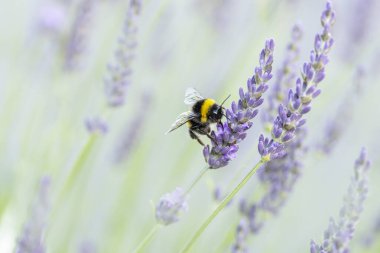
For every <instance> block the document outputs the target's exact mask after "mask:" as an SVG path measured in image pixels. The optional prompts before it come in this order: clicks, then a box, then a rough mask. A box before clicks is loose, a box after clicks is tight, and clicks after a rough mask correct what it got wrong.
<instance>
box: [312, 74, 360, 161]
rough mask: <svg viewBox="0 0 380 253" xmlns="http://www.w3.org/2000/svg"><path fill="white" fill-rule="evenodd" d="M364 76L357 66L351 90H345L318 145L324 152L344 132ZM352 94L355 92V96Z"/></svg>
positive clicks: (358, 95)
mask: <svg viewBox="0 0 380 253" xmlns="http://www.w3.org/2000/svg"><path fill="white" fill-rule="evenodd" d="M364 76H365V73H364V70H363V68H361V67H358V68H357V70H356V72H355V75H354V77H353V86H354V87H353V90H350V91H349V92H347V94H346V96H345V98H344V99H342V102H341V104H340V105H339V107H338V109H337V111H336V112H335V115H334V117H332V119H331V120H329V121H328V122H327V125H326V127H325V136H324V138H323V140H322V141H323V142H322V143H319V145H318V146H319V148H320V149H321V150H322V151H323V152H324V153H325V154H328V153H330V152H331V151H332V150H333V148H334V147H335V145H336V143H337V142H338V140H339V139H340V138H341V136H342V135H343V134H344V132H345V129H346V128H347V127H346V126H347V124H349V122H350V120H352V108H353V106H354V103H355V100H356V99H358V97H360V95H361V93H362V90H363V78H364ZM352 94H355V96H353V95H352Z"/></svg>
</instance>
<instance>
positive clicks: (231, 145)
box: [203, 40, 274, 169]
mask: <svg viewBox="0 0 380 253" xmlns="http://www.w3.org/2000/svg"><path fill="white" fill-rule="evenodd" d="M273 50H274V41H273V40H267V41H266V43H265V48H264V49H263V50H262V51H261V54H260V60H259V63H260V67H257V68H255V73H254V75H253V76H252V77H251V78H249V79H248V81H247V90H246V91H244V90H243V88H240V89H239V96H240V99H239V100H238V101H237V102H235V101H233V102H232V104H231V108H230V109H227V111H226V115H227V118H228V122H225V123H222V124H218V125H217V130H216V131H213V132H211V136H212V137H213V141H212V143H211V144H212V145H211V147H210V146H209V145H207V146H206V147H205V148H204V150H203V154H204V157H205V160H206V162H207V163H208V164H209V166H210V168H212V169H217V168H220V167H224V166H226V165H227V164H228V162H229V161H230V160H232V159H234V158H235V156H236V152H237V151H238V149H239V146H238V143H239V142H240V141H242V140H244V139H245V137H246V135H247V134H246V131H247V130H248V129H249V128H251V126H252V124H253V123H252V119H253V118H254V117H255V116H256V115H257V113H258V110H257V107H259V106H260V105H261V104H262V103H263V98H262V95H263V93H264V92H265V91H266V90H267V89H268V85H267V82H268V81H269V80H270V79H271V78H272V73H271V72H272V63H273Z"/></svg>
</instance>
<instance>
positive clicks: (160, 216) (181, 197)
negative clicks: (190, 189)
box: [156, 188, 188, 225]
mask: <svg viewBox="0 0 380 253" xmlns="http://www.w3.org/2000/svg"><path fill="white" fill-rule="evenodd" d="M187 210H188V205H187V202H186V195H185V192H184V191H183V190H182V189H181V188H176V189H175V190H174V191H173V192H170V193H166V194H165V195H164V196H162V197H161V199H160V201H159V202H158V204H157V206H156V220H157V222H158V223H160V224H163V225H170V224H172V223H175V222H177V221H178V220H179V215H180V213H181V212H185V211H187Z"/></svg>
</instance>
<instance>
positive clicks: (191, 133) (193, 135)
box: [189, 129, 205, 146]
mask: <svg viewBox="0 0 380 253" xmlns="http://www.w3.org/2000/svg"><path fill="white" fill-rule="evenodd" d="M189 134H190V137H191V139H195V140H197V141H198V142H199V144H201V145H202V146H204V145H205V144H204V143H203V142H202V141H201V139H199V137H198V135H196V134H195V133H194V132H193V130H191V129H189Z"/></svg>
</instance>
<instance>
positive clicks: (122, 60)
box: [104, 0, 141, 107]
mask: <svg viewBox="0 0 380 253" xmlns="http://www.w3.org/2000/svg"><path fill="white" fill-rule="evenodd" d="M140 12H141V1H140V0H130V4H129V9H128V12H127V16H126V18H125V22H124V29H123V34H122V36H121V37H120V38H119V40H118V43H119V47H118V49H117V50H116V52H115V59H114V63H112V64H108V66H107V69H108V76H107V77H106V78H105V79H104V84H105V94H106V98H107V102H108V105H109V106H111V107H118V106H121V105H123V104H124V102H125V95H126V89H127V86H128V84H129V83H130V76H131V73H132V69H131V64H132V61H133V59H134V56H135V49H136V47H137V38H136V36H137V18H138V17H139V15H140Z"/></svg>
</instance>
